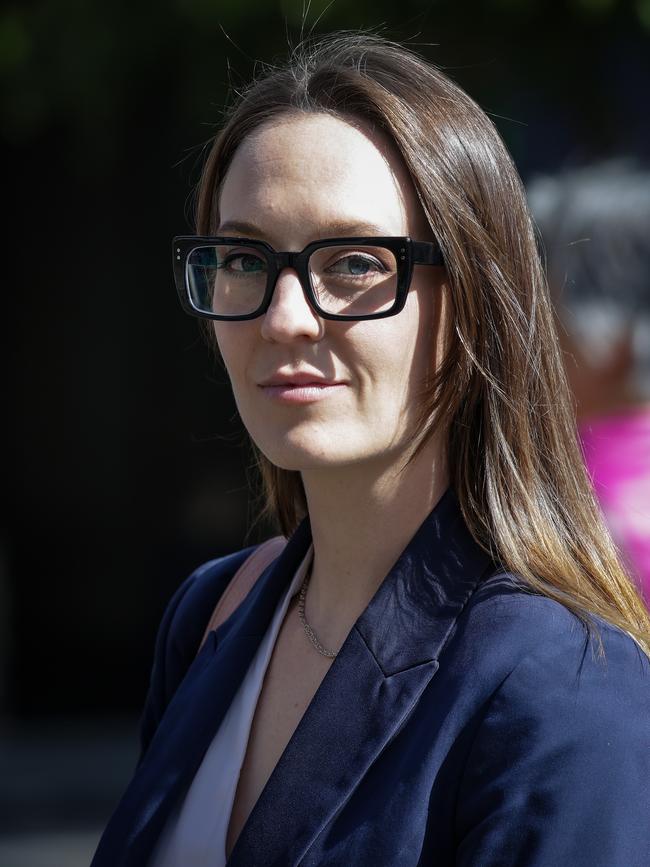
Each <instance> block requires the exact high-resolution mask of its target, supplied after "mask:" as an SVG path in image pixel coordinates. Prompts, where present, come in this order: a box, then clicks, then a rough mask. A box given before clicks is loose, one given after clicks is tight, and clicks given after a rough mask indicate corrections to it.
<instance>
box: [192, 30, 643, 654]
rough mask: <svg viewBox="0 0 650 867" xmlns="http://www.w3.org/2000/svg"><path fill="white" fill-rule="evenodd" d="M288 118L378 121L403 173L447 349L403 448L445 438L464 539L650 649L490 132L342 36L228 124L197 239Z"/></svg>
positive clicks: (438, 87)
mask: <svg viewBox="0 0 650 867" xmlns="http://www.w3.org/2000/svg"><path fill="white" fill-rule="evenodd" d="M287 112H329V113H334V114H336V115H338V116H342V117H346V116H347V117H349V116H350V115H352V116H355V117H358V118H362V119H364V120H366V121H369V122H370V123H371V124H375V125H377V127H378V128H380V129H381V130H383V131H384V133H385V134H386V135H388V136H389V138H390V139H391V140H392V141H393V143H394V145H395V146H396V148H397V150H398V151H399V152H400V153H401V155H402V158H403V160H404V162H405V164H406V166H407V167H408V170H409V172H410V174H411V178H412V180H413V184H414V186H415V189H416V192H417V194H418V197H419V199H420V202H421V205H422V208H423V209H424V212H425V214H426V217H427V219H428V221H429V224H430V226H431V229H432V231H433V233H434V235H435V236H436V238H437V239H438V242H439V244H440V246H441V249H442V252H443V254H444V257H445V263H446V269H447V275H448V286H449V300H450V305H449V306H450V315H449V316H448V317H447V320H448V334H447V335H446V346H447V349H446V354H445V357H444V359H443V361H442V363H441V364H440V366H439V369H438V370H437V373H436V376H435V379H434V381H433V382H432V383H431V384H430V386H429V387H428V389H427V393H426V396H425V399H424V401H423V406H422V414H421V424H420V426H419V429H418V430H417V431H415V432H414V443H415V444H416V445H419V446H422V445H423V443H424V442H425V441H426V438H427V437H428V436H429V435H430V434H431V433H432V432H433V430H434V428H435V429H437V430H441V431H444V432H445V439H446V444H447V455H448V461H449V471H450V477H451V484H452V487H453V488H454V490H455V492H456V494H457V496H458V499H459V501H460V504H461V508H462V511H463V515H464V518H465V521H466V522H467V525H468V527H469V529H470V532H471V533H472V535H473V536H474V538H475V539H476V540H477V542H478V543H479V544H480V545H482V546H483V547H484V548H485V549H487V550H488V551H489V552H490V553H491V555H492V556H493V557H494V559H495V560H496V561H498V562H499V563H501V564H503V566H504V567H505V568H507V569H509V570H512V571H513V572H516V573H518V574H519V575H521V576H522V577H523V579H524V580H525V581H526V582H527V584H528V585H529V587H530V588H531V590H532V591H533V592H537V593H541V594H543V595H545V596H548V597H550V598H551V599H555V600H557V601H559V602H561V603H562V604H563V605H565V606H566V607H568V608H570V609H571V610H572V611H574V612H575V613H576V614H577V615H578V616H579V617H580V618H581V620H582V621H583V622H584V623H585V624H586V625H587V626H589V627H590V628H591V627H592V626H593V622H592V618H591V617H590V615H593V614H596V615H599V616H600V617H602V618H604V619H605V620H607V621H609V622H610V623H613V624H615V625H617V626H619V627H620V628H621V629H623V630H624V631H626V632H627V633H628V634H629V635H631V636H632V637H633V638H634V639H635V640H636V641H637V643H638V644H639V645H640V646H641V648H642V649H643V650H644V651H645V652H646V653H648V654H649V655H650V617H649V615H648V612H647V610H646V609H645V607H644V605H643V603H642V601H641V599H640V597H639V594H638V593H637V591H636V589H635V587H634V585H633V584H632V582H631V581H630V580H629V578H628V577H627V575H626V574H625V571H624V569H623V568H622V566H621V565H620V562H619V559H618V556H617V552H616V549H615V548H614V545H613V543H612V541H611V539H610V536H609V534H608V533H607V531H606V529H605V527H604V525H603V521H602V518H601V515H600V512H599V509H598V507H597V505H596V503H595V500H594V496H593V494H592V490H591V486H590V483H589V480H588V478H587V475H586V471H585V469H584V464H583V460H582V455H581V452H580V449H579V445H578V441H577V435H576V425H575V419H574V412H573V409H572V405H571V402H570V397H569V392H568V387H567V384H566V380H565V375H564V370H563V365H562V358H561V355H560V350H559V347H558V342H557V337H556V332H555V326H554V320H553V312H552V308H551V304H550V302H549V297H548V292H547V287H546V282H545V277H544V273H543V269H542V266H541V262H540V259H539V255H538V251H537V246H536V242H535V236H534V232H533V228H532V224H531V220H530V216H529V213H528V209H527V205H526V200H525V195H524V192H523V189H522V185H521V181H520V178H519V176H518V174H517V171H516V169H515V167H514V165H513V163H512V160H511V158H510V156H509V154H508V152H507V150H506V148H505V146H504V144H503V142H502V141H501V138H500V137H499V134H498V132H497V131H496V129H495V127H494V125H493V124H492V122H491V121H490V120H489V118H488V117H487V116H486V114H485V113H484V112H483V111H482V110H481V109H480V108H479V106H478V105H477V104H476V103H475V102H474V101H473V100H472V99H471V98H470V97H469V96H468V95H467V94H466V93H465V92H464V91H463V90H461V88H460V87H459V86H458V85H457V84H455V83H454V82H453V81H451V80H450V79H449V78H448V77H447V76H446V75H444V74H443V73H442V72H440V70H438V69H437V68H436V67H434V66H433V65H431V64H430V63H428V62H427V61H425V60H423V59H422V58H421V57H419V56H418V55H417V54H415V53H413V52H412V51H410V50H408V49H406V48H404V47H403V46H402V45H399V44H396V43H394V42H390V41H388V40H386V39H384V38H381V37H378V36H375V35H371V34H367V33H360V34H358V33H352V34H350V33H342V34H334V35H332V36H329V37H326V38H324V39H321V40H320V41H318V42H315V43H311V44H309V43H308V44H305V45H302V46H301V47H300V48H299V49H297V50H296V51H294V52H293V54H292V56H291V58H290V59H289V61H288V63H286V64H285V65H283V66H281V67H266V68H262V70H261V72H260V74H259V75H258V77H257V78H256V79H255V80H254V81H253V82H252V83H251V84H250V86H249V87H248V88H247V89H246V90H244V91H243V92H242V93H241V94H239V97H238V99H237V101H236V102H235V104H234V105H233V106H232V107H231V108H230V110H229V112H228V113H227V115H226V118H225V123H224V125H223V127H222V129H221V131H220V132H219V134H218V135H217V136H216V138H215V141H214V143H213V145H212V148H211V151H210V153H209V155H208V157H207V160H206V163H205V166H204V170H203V174H202V177H201V181H200V184H199V189H198V199H197V206H198V207H197V231H198V232H199V233H200V234H205V235H207V234H214V233H215V231H216V228H217V226H218V222H219V215H218V198H219V192H220V188H221V184H222V181H223V178H224V176H225V173H226V171H227V169H228V166H229V164H230V162H231V160H232V157H233V155H234V153H235V150H236V149H237V147H238V146H239V145H240V143H241V142H242V140H243V139H244V138H245V137H246V136H247V135H248V134H249V133H250V132H251V131H252V130H254V129H256V128H257V127H259V126H260V125H261V124H263V123H267V122H268V121H270V120H272V119H273V118H274V117H277V116H279V115H285V114H286V113H287ZM258 461H259V466H260V470H261V473H262V479H263V483H264V488H265V493H266V501H267V504H268V507H269V509H270V510H271V511H272V512H273V513H274V514H275V516H276V517H277V520H278V522H279V525H280V527H281V529H282V530H283V532H284V533H285V534H289V533H291V532H292V531H293V530H294V529H295V527H296V525H297V523H298V521H299V520H300V518H301V517H302V516H303V515H304V514H305V512H306V508H307V506H306V501H305V492H304V488H303V486H302V481H301V477H300V474H299V473H298V472H294V471H288V470H284V469H280V468H279V467H276V466H274V465H273V464H271V463H270V461H268V460H267V459H266V458H265V457H264V456H263V455H262V454H259V453H258Z"/></svg>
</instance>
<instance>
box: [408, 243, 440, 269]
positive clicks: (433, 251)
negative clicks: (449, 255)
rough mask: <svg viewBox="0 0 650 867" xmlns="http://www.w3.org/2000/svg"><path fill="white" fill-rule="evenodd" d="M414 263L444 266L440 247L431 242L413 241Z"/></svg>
mask: <svg viewBox="0 0 650 867" xmlns="http://www.w3.org/2000/svg"><path fill="white" fill-rule="evenodd" d="M411 245H412V246H411V249H412V251H413V262H414V263H415V264H416V265H444V264H445V260H444V258H443V255H442V252H441V250H440V247H439V246H438V245H437V244H433V243H431V241H412V242H411Z"/></svg>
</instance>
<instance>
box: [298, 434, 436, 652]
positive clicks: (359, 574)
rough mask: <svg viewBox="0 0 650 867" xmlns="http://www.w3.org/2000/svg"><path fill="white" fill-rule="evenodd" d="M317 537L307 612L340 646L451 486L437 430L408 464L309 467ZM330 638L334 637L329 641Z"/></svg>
mask: <svg viewBox="0 0 650 867" xmlns="http://www.w3.org/2000/svg"><path fill="white" fill-rule="evenodd" d="M303 483H304V486H305V493H306V495H307V505H308V508H309V517H310V523H311V529H312V538H313V543H314V561H313V566H312V574H311V579H310V582H309V592H308V594H307V600H306V608H305V611H306V616H307V619H308V621H309V623H310V624H311V625H312V626H313V628H314V629H315V631H316V633H317V634H318V636H319V638H320V640H321V641H322V643H323V644H325V646H328V647H333V648H338V647H339V646H340V645H341V644H342V643H343V641H344V640H345V637H346V635H347V633H348V632H349V630H350V629H351V627H352V625H353V624H354V622H355V621H356V619H357V618H358V617H359V615H360V614H361V613H362V612H363V610H364V609H365V607H366V606H367V604H368V602H369V601H370V600H371V598H372V597H373V595H374V593H375V592H376V590H377V588H378V587H379V585H380V584H381V583H382V581H383V579H384V578H385V577H386V575H387V574H388V572H389V571H390V569H391V567H392V566H393V565H394V563H395V561H396V560H397V558H398V557H399V555H400V554H401V553H402V551H403V550H404V548H405V547H406V546H407V544H408V543H409V541H410V540H411V538H412V537H413V535H414V534H415V532H416V531H417V529H418V528H419V526H420V525H421V524H422V522H423V521H424V519H425V518H426V516H427V515H428V514H429V512H430V511H431V510H432V509H433V507H434V506H435V505H436V503H437V502H438V500H439V499H440V497H441V496H442V494H443V493H444V492H445V490H446V488H447V486H448V474H447V471H446V466H445V463H444V460H443V458H442V449H441V448H440V446H439V443H438V442H437V440H435V438H434V439H433V440H432V441H430V442H429V443H428V444H427V446H426V447H425V448H424V449H423V450H422V451H421V452H420V454H419V455H418V456H417V457H416V458H415V459H413V460H412V461H411V463H410V464H408V465H407V466H406V467H404V468H395V467H394V466H390V467H386V466H384V467H381V466H380V467H377V466H368V465H365V464H364V465H362V466H353V467H346V468H345V469H343V470H341V471H335V472H332V471H329V470H327V471H326V470H318V471H310V472H305V473H303ZM328 642H329V643H328Z"/></svg>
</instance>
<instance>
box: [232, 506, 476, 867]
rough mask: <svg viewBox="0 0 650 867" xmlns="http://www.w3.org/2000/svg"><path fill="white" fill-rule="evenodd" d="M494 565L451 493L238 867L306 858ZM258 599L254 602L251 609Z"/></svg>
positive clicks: (343, 668)
mask: <svg viewBox="0 0 650 867" xmlns="http://www.w3.org/2000/svg"><path fill="white" fill-rule="evenodd" d="M309 542H310V533H309V532H308V527H307V525H306V524H304V525H302V526H301V528H300V530H299V532H298V534H296V537H294V538H293V539H292V540H291V542H290V543H289V545H288V546H287V549H286V551H285V553H286V554H287V558H288V560H287V565H288V563H289V562H290V563H291V568H292V569H293V568H295V567H296V566H297V564H298V563H299V562H300V559H301V557H302V556H303V555H304V553H305V551H306V546H307V545H308V544H309ZM294 552H295V553H294ZM281 565H283V564H281V563H278V567H281ZM491 569H492V564H491V562H490V559H489V557H488V555H487V554H486V553H485V552H483V551H482V550H481V549H480V548H479V547H478V546H477V544H476V543H475V542H474V540H473V539H472V537H471V536H470V534H469V532H468V530H467V527H466V526H465V523H464V521H463V519H462V515H461V512H460V507H459V504H458V501H457V499H456V497H455V495H454V494H453V492H452V491H451V490H448V491H447V492H446V493H445V495H444V496H443V497H442V499H441V500H440V502H439V503H438V505H437V506H436V508H435V509H434V510H433V512H431V514H430V515H429V516H428V517H427V518H426V520H425V521H424V523H423V524H422V526H421V527H420V529H419V530H418V532H417V533H416V534H415V536H414V537H413V539H412V540H411V542H410V543H409V545H408V546H407V548H406V550H405V551H404V552H403V553H402V555H401V556H400V557H399V559H398V560H397V562H396V563H395V565H394V567H393V568H392V569H391V571H390V573H389V574H388V576H387V577H386V579H385V580H384V581H383V583H382V584H381V586H380V588H379V590H378V591H377V593H376V594H375V596H374V597H373V598H372V600H371V602H370V604H369V605H368V606H367V608H366V609H365V611H364V612H363V614H362V615H361V617H360V618H359V619H358V620H357V622H356V624H355V626H354V627H353V628H352V630H351V631H350V634H349V635H348V637H347V639H346V641H345V643H344V644H343V647H342V648H341V650H340V651H339V653H338V655H337V657H336V659H335V660H334V662H333V664H332V666H331V667H330V669H329V671H328V672H327V674H326V676H325V678H324V679H323V681H322V683H321V685H320V687H319V689H318V690H317V692H316V694H315V696H314V698H313V700H312V702H311V704H310V705H309V707H308V708H307V710H306V712H305V714H304V716H303V718H302V719H301V721H300V723H299V725H298V727H297V728H296V731H295V732H294V734H293V737H292V738H291V740H290V741H289V744H288V745H287V748H286V750H285V751H284V753H283V754H282V756H281V757H280V760H279V762H278V764H277V765H276V767H275V769H274V771H273V774H272V775H271V777H270V779H269V781H268V783H267V785H266V787H265V788H264V790H263V792H262V794H261V795H260V798H259V800H258V801H257V803H256V805H255V807H254V809H253V811H252V812H251V814H250V816H249V818H248V821H247V822H246V824H245V826H244V827H243V829H242V832H241V834H240V836H239V839H238V840H237V842H236V844H235V847H234V849H233V851H232V853H231V857H230V859H229V861H228V867H246V865H249V864H282V865H294V864H298V863H300V861H301V860H302V859H303V857H304V855H305V853H306V851H307V850H308V849H309V846H310V845H311V843H313V841H314V840H315V838H316V837H317V836H318V834H319V833H320V831H321V830H322V829H323V828H324V827H325V826H326V825H327V823H328V822H329V821H330V820H331V819H332V817H333V816H334V814H335V813H336V812H337V810H338V809H340V807H341V806H342V805H343V803H344V802H345V801H346V800H347V799H348V798H349V797H350V795H351V794H352V792H353V791H354V789H355V787H356V786H357V784H358V783H359V781H360V780H361V779H362V777H363V776H364V775H365V773H366V772H367V771H368V769H369V768H370V766H371V764H372V763H373V762H374V761H375V760H376V758H377V757H378V756H379V754H380V753H381V752H382V751H383V750H384V749H385V747H386V746H387V745H388V743H390V741H391V740H392V739H393V738H394V737H395V735H396V734H397V732H398V731H399V729H400V728H401V727H402V725H403V724H404V722H405V721H406V719H407V717H408V716H409V714H410V712H411V711H412V710H413V709H414V707H415V705H416V704H417V701H418V699H419V698H420V696H421V695H422V692H423V691H424V689H425V688H426V687H427V685H428V684H429V682H430V680H431V678H432V677H433V676H434V674H435V673H436V671H437V670H438V667H439V662H438V660H439V657H440V655H441V653H442V652H443V650H444V646H445V642H446V641H447V638H448V637H449V635H450V633H451V632H452V630H453V628H454V624H455V622H456V619H457V618H458V616H459V614H460V612H461V611H462V609H463V608H464V606H465V605H466V603H467V601H468V600H469V598H470V596H471V595H472V593H473V592H474V590H475V588H476V586H477V584H478V583H479V581H480V579H481V577H482V576H483V575H484V574H485V573H486V571H487V570H490V571H491ZM279 571H280V569H279V568H278V571H277V573H274V574H269V575H267V576H266V578H265V581H264V585H262V586H260V588H259V593H260V597H259V598H260V599H261V598H263V597H265V594H266V592H267V590H266V588H267V587H269V586H270V585H271V584H273V583H274V582H275V581H278V582H279V583H280V582H281V584H282V586H284V585H285V584H286V580H287V577H288V576H287V575H285V576H284V577H283V578H282V579H280V576H279ZM290 574H292V573H289V575H290ZM256 589H257V588H256ZM256 604H257V603H256V602H255V601H253V600H251V608H252V607H255V606H256ZM260 607H261V606H260ZM244 621H246V622H248V623H250V624H252V623H253V617H252V611H251V615H250V616H249V615H246V614H243V618H242V624H241V628H244ZM256 625H257V622H256Z"/></svg>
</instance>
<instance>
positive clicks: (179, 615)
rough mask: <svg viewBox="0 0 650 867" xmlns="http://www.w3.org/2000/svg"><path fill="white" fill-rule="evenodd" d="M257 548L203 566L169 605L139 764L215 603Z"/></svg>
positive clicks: (159, 642) (162, 625) (158, 642)
mask: <svg viewBox="0 0 650 867" xmlns="http://www.w3.org/2000/svg"><path fill="white" fill-rule="evenodd" d="M253 549H254V546H253V547H251V548H246V549H244V550H243V551H238V552H236V553H235V554H231V555H230V556H228V557H221V558H219V559H218V560H210V561H209V562H208V563H204V564H203V565H202V566H199V568H198V569H195V571H194V572H192V574H191V575H190V576H189V577H188V578H187V579H186V580H185V581H184V582H183V583H182V584H181V586H180V587H179V588H178V590H177V591H176V592H175V593H174V595H173V596H172V598H171V600H170V602H169V604H168V605H167V608H166V609H165V613H164V614H163V618H162V621H161V623H160V627H159V629H158V635H157V637H156V644H155V650H154V660H153V667H152V670H151V677H150V681H149V690H148V693H147V698H146V701H145V705H144V709H143V712H142V717H141V721H140V758H139V760H138V764H139V763H140V762H141V761H142V758H143V756H144V754H145V752H146V751H147V748H148V746H149V744H150V742H151V739H152V737H153V735H154V733H155V731H156V729H157V728H158V724H159V723H160V720H161V719H162V716H163V714H164V712H165V709H166V707H167V705H168V704H169V701H170V699H171V697H172V696H173V694H174V692H175V691H176V689H177V687H178V685H179V684H180V682H181V680H182V679H183V677H184V676H185V672H186V671H187V669H188V668H189V666H190V664H191V662H192V660H193V659H194V657H195V656H196V653H197V652H198V649H199V644H200V642H201V638H202V637H203V633H204V632H205V628H206V626H207V623H208V621H209V619H210V616H211V614H212V612H213V610H214V607H215V605H216V604H217V602H218V601H219V599H220V597H221V594H222V593H223V592H224V590H225V589H226V587H227V586H228V584H229V582H230V579H231V578H232V577H233V575H234V574H235V572H236V571H237V570H238V569H239V567H240V566H241V565H242V563H243V562H244V560H245V559H246V558H247V557H248V556H249V554H251V553H252V551H253Z"/></svg>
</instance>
